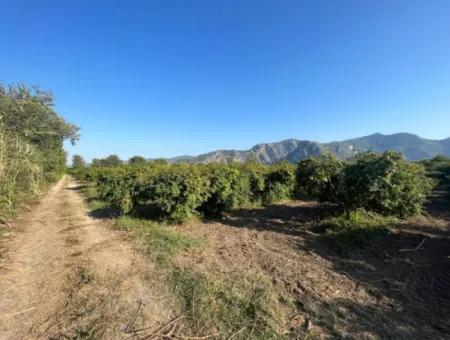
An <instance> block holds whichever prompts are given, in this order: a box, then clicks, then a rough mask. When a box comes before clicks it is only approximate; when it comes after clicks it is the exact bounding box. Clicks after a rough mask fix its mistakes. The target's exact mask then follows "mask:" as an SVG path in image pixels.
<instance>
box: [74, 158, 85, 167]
mask: <svg viewBox="0 0 450 340" xmlns="http://www.w3.org/2000/svg"><path fill="white" fill-rule="evenodd" d="M85 166H86V161H85V160H84V158H83V157H82V156H80V155H73V157H72V168H76V169H80V168H84V167H85Z"/></svg>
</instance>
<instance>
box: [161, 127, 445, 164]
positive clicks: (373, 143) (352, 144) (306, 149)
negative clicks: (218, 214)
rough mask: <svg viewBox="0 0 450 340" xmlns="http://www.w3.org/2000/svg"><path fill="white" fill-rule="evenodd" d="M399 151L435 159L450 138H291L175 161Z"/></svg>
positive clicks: (271, 160)
mask: <svg viewBox="0 0 450 340" xmlns="http://www.w3.org/2000/svg"><path fill="white" fill-rule="evenodd" d="M388 150H391V151H396V152H401V153H403V154H404V156H405V158H406V159H408V160H411V161H415V160H420V159H426V158H432V157H434V156H436V155H446V156H450V138H447V139H442V140H432V139H425V138H421V137H419V136H417V135H413V134H410V133H396V134H392V135H383V134H381V133H375V134H373V135H369V136H364V137H360V138H354V139H348V140H344V141H341V142H331V143H319V142H314V141H308V140H297V139H287V140H283V141H281V142H276V143H262V144H257V145H255V146H254V147H252V148H251V149H249V150H217V151H212V152H209V153H205V154H201V155H198V156H179V157H175V158H171V159H169V161H171V162H192V163H210V162H231V161H238V162H245V161H249V160H257V161H259V162H261V163H263V164H273V163H276V162H279V161H282V160H287V161H290V162H293V163H296V162H298V161H300V160H302V159H305V158H307V157H309V156H319V155H321V154H324V153H332V154H334V155H335V156H336V157H338V158H340V159H346V158H349V157H351V156H354V155H356V154H358V153H361V152H365V151H374V152H383V151H388Z"/></svg>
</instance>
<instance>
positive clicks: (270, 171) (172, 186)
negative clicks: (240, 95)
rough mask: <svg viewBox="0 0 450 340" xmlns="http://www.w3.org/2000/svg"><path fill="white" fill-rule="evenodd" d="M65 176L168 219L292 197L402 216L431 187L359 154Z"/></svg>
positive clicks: (160, 165) (407, 169) (397, 160)
mask: <svg viewBox="0 0 450 340" xmlns="http://www.w3.org/2000/svg"><path fill="white" fill-rule="evenodd" d="M73 171H74V174H75V175H77V176H78V177H79V178H81V179H83V180H87V181H94V182H96V183H97V188H98V192H99V194H100V196H101V198H102V199H103V200H106V201H108V202H109V203H111V204H113V205H115V206H117V207H120V208H121V210H122V211H123V213H126V214H127V213H132V212H134V211H136V209H137V208H142V207H144V209H145V207H147V208H151V210H152V211H156V212H157V213H158V214H159V215H160V216H164V217H167V218H169V219H172V220H175V221H183V220H186V219H189V218H191V217H193V216H198V215H205V216H218V215H220V214H221V213H222V212H224V211H226V210H230V209H234V208H239V207H243V206H248V205H261V204H270V203H273V202H278V201H281V200H285V199H292V198H294V193H295V194H298V193H300V194H307V195H310V196H313V197H317V198H318V199H319V200H320V201H321V202H328V203H332V204H336V205H338V206H340V207H341V209H342V211H344V212H345V213H346V214H347V215H350V213H351V212H352V211H356V210H357V209H365V210H366V211H369V212H370V211H373V212H376V213H379V214H383V215H392V216H399V217H405V216H410V215H414V214H419V213H421V211H422V206H423V203H424V202H425V199H426V197H427V195H428V194H429V193H430V191H431V189H432V188H433V185H434V183H435V181H434V180H433V179H431V178H429V177H427V176H426V172H425V169H424V167H423V166H422V165H420V164H415V163H410V162H407V161H405V160H404V159H403V158H402V156H401V155H400V154H397V153H394V152H385V153H383V154H375V153H364V154H360V155H358V156H356V157H354V158H352V159H350V160H349V161H345V162H344V161H341V160H338V159H336V158H334V157H332V156H329V155H325V156H320V157H316V158H308V159H306V160H303V161H301V162H300V163H299V164H298V166H297V168H296V167H295V166H294V165H292V164H290V163H287V162H286V163H284V162H283V163H279V164H275V165H271V166H267V165H261V164H257V163H233V164H222V163H214V164H187V163H184V164H183V163H182V164H167V163H164V162H154V163H147V164H139V163H138V164H136V165H119V166H115V167H105V166H91V167H89V168H79V169H74V170H73Z"/></svg>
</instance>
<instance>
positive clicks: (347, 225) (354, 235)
mask: <svg viewBox="0 0 450 340" xmlns="http://www.w3.org/2000/svg"><path fill="white" fill-rule="evenodd" d="M326 223H327V224H330V225H331V228H330V229H328V230H327V232H326V234H325V235H324V237H323V238H324V240H325V241H326V242H327V243H328V244H329V245H330V246H331V247H332V248H333V249H335V250H336V251H337V252H339V253H345V252H346V251H349V250H352V249H354V248H362V247H365V246H367V245H368V244H369V243H370V242H371V241H372V240H374V239H377V238H381V237H384V236H386V235H387V234H388V233H389V228H390V227H391V226H392V225H393V224H394V223H395V219H394V218H392V217H385V216H382V215H379V214H376V213H370V212H366V211H365V210H363V209H358V210H355V211H353V212H351V213H350V214H349V215H348V216H339V217H335V218H331V219H329V220H328V221H326Z"/></svg>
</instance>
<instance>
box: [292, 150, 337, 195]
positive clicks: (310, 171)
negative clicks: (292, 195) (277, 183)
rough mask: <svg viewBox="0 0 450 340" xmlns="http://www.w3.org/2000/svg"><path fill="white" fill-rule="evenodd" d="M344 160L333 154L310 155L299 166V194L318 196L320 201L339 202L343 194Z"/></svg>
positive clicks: (297, 189)
mask: <svg viewBox="0 0 450 340" xmlns="http://www.w3.org/2000/svg"><path fill="white" fill-rule="evenodd" d="M344 167H345V164H344V162H342V161H340V160H338V159H337V158H335V157H334V156H332V155H322V156H318V157H314V158H312V157H310V158H307V159H305V160H303V161H300V162H299V163H298V166H297V174H296V175H297V188H296V191H297V193H298V194H306V195H310V196H316V197H317V198H318V199H319V201H320V202H337V201H340V200H341V198H340V196H341V195H342V188H341V186H342V183H341V178H342V176H341V175H342V171H343V169H344Z"/></svg>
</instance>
